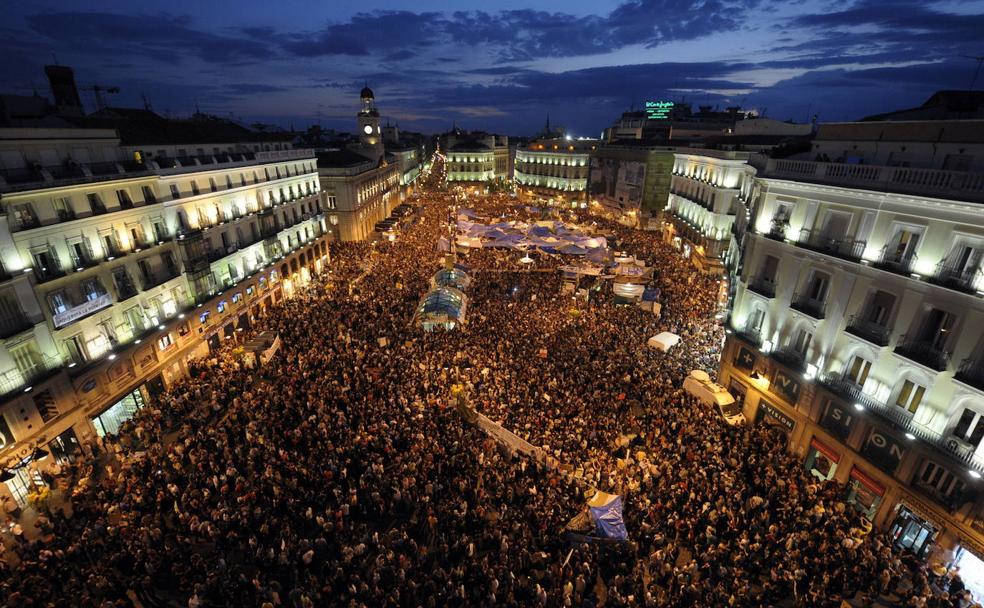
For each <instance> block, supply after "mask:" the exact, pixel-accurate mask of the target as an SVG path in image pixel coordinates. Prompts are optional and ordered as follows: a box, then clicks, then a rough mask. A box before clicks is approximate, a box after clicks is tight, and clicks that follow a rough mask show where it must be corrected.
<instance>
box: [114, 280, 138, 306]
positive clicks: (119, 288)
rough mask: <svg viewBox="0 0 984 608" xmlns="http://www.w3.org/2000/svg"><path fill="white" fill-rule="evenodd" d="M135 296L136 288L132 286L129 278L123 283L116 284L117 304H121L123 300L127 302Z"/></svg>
mask: <svg viewBox="0 0 984 608" xmlns="http://www.w3.org/2000/svg"><path fill="white" fill-rule="evenodd" d="M135 295H137V288H136V287H135V286H134V285H133V281H131V280H130V279H129V278H127V279H126V280H123V281H117V282H116V296H117V297H116V301H117V302H122V301H123V300H129V299H130V298H132V297H133V296H135Z"/></svg>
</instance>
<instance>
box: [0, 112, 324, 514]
mask: <svg viewBox="0 0 984 608" xmlns="http://www.w3.org/2000/svg"><path fill="white" fill-rule="evenodd" d="M162 120H163V119H162ZM159 126H160V127H161V128H166V126H167V122H166V121H164V122H162V123H160V125H159ZM179 130H180V129H179ZM195 133H196V134H197V136H198V137H201V138H202V141H199V142H195V141H182V137H180V136H175V135H174V133H170V134H167V133H162V134H161V135H169V136H168V137H164V138H163V140H157V141H150V142H148V143H146V144H143V143H140V142H139V141H134V140H132V139H130V138H129V136H124V140H125V141H121V138H120V133H119V131H117V130H113V129H99V128H3V129H0V210H2V216H0V264H2V265H0V340H2V347H0V466H3V467H5V468H8V470H11V472H13V473H14V476H13V478H12V479H9V480H7V481H6V482H5V483H4V484H2V486H0V495H2V494H9V495H11V496H12V497H13V498H14V499H15V500H16V501H17V502H19V503H21V504H23V503H24V502H25V500H26V498H27V496H28V494H29V492H30V491H31V490H32V489H33V488H36V487H37V485H38V484H41V483H43V481H42V480H41V477H40V475H39V469H38V467H44V466H49V464H50V463H53V462H56V461H59V460H63V459H72V458H76V457H81V456H83V455H84V454H85V452H86V450H87V449H88V448H87V446H88V445H89V444H91V442H92V440H93V438H94V437H96V436H102V435H105V434H110V433H115V432H116V431H117V430H118V429H119V427H120V425H121V424H123V423H124V422H125V421H126V420H127V419H129V417H131V416H132V415H133V413H134V412H135V411H136V410H137V409H139V408H140V407H142V405H143V404H144V403H146V401H147V400H148V399H149V398H151V397H152V396H153V395H154V394H156V393H158V392H160V391H161V390H162V389H163V388H164V387H166V386H168V385H170V384H171V383H172V382H174V381H175V380H176V379H178V378H180V377H182V376H184V375H185V374H186V373H187V369H186V361H187V360H188V359H189V358H191V357H194V356H200V355H202V354H205V353H207V352H208V351H209V349H210V348H214V347H217V346H218V345H219V344H221V342H222V341H223V340H227V339H237V336H238V335H239V334H240V332H241V330H244V329H246V328H248V327H249V326H250V323H251V322H252V321H253V320H254V319H255V318H256V317H257V316H258V315H260V314H262V311H263V310H264V309H266V308H269V307H270V306H272V305H273V304H274V303H276V302H279V301H280V300H282V299H283V298H285V297H289V296H290V295H292V293H293V292H294V290H295V289H296V288H297V287H298V286H299V285H301V284H303V283H305V282H306V281H307V280H308V279H309V277H310V276H311V274H312V273H315V272H318V271H319V270H320V268H321V267H322V264H324V263H325V262H326V260H327V255H328V248H327V240H328V235H327V231H326V221H325V215H324V206H323V202H322V200H321V189H320V186H319V181H318V173H317V167H316V157H315V154H314V152H313V151H312V150H295V149H291V148H290V145H289V143H286V142H278V143H275V144H271V142H270V140H269V139H268V138H264V137H262V136H261V135H259V134H255V136H256V140H255V141H250V140H248V139H243V138H242V135H243V134H242V133H240V141H230V140H225V139H221V138H220V137H209V136H208V129H207V126H205V125H198V127H197V128H196V129H195ZM223 137H225V136H224V135H223ZM164 140H170V141H164ZM219 142H221V144H220V143H219ZM271 147H275V148H278V149H267V148H271ZM179 150H184V151H185V153H184V154H182V155H175V154H177V153H178V151H179ZM37 448H44V449H45V450H46V451H48V452H49V453H50V455H51V458H46V459H45V461H41V462H39V463H32V464H31V465H30V466H27V467H22V468H16V469H10V467H13V466H15V465H17V464H18V463H20V462H24V459H25V458H29V457H30V455H31V454H32V453H33V452H34V450H35V449H37Z"/></svg>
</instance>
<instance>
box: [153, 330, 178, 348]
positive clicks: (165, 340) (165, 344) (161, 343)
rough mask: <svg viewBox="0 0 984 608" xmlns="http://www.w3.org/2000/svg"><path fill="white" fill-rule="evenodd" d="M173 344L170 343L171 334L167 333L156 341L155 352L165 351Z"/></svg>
mask: <svg viewBox="0 0 984 608" xmlns="http://www.w3.org/2000/svg"><path fill="white" fill-rule="evenodd" d="M172 344H174V342H172V341H171V334H169V333H167V334H164V335H163V336H161V337H160V339H159V340H157V350H167V349H168V348H170V347H171V345H172Z"/></svg>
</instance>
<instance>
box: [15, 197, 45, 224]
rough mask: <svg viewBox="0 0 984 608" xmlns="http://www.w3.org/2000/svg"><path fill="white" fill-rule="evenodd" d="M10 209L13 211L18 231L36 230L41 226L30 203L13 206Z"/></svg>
mask: <svg viewBox="0 0 984 608" xmlns="http://www.w3.org/2000/svg"><path fill="white" fill-rule="evenodd" d="M12 209H13V211H14V221H15V222H16V225H17V227H18V228H19V229H21V230H27V229H28V228H37V227H38V226H40V225H41V223H40V222H39V221H38V216H37V215H35V213H34V207H33V206H31V203H21V204H20V205H14V206H13V207H12Z"/></svg>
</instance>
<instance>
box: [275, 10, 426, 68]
mask: <svg viewBox="0 0 984 608" xmlns="http://www.w3.org/2000/svg"><path fill="white" fill-rule="evenodd" d="M440 21H441V16H440V14H439V13H412V12H410V11H375V12H372V13H359V14H357V15H355V16H353V17H352V19H351V20H350V21H349V22H348V23H332V24H328V25H327V26H325V27H324V28H323V29H321V30H319V31H316V32H312V33H300V34H294V35H293V36H290V38H289V39H288V40H287V42H285V43H283V47H284V49H286V50H287V51H288V52H290V53H293V54H295V55H300V56H302V57H317V56H320V55H368V54H369V51H370V49H372V50H376V51H383V52H394V51H396V50H399V49H404V48H406V47H411V46H426V45H427V44H429V42H430V40H429V39H431V38H433V37H434V36H437V35H438V34H439V33H440V27H439V25H438V24H439V23H440Z"/></svg>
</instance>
